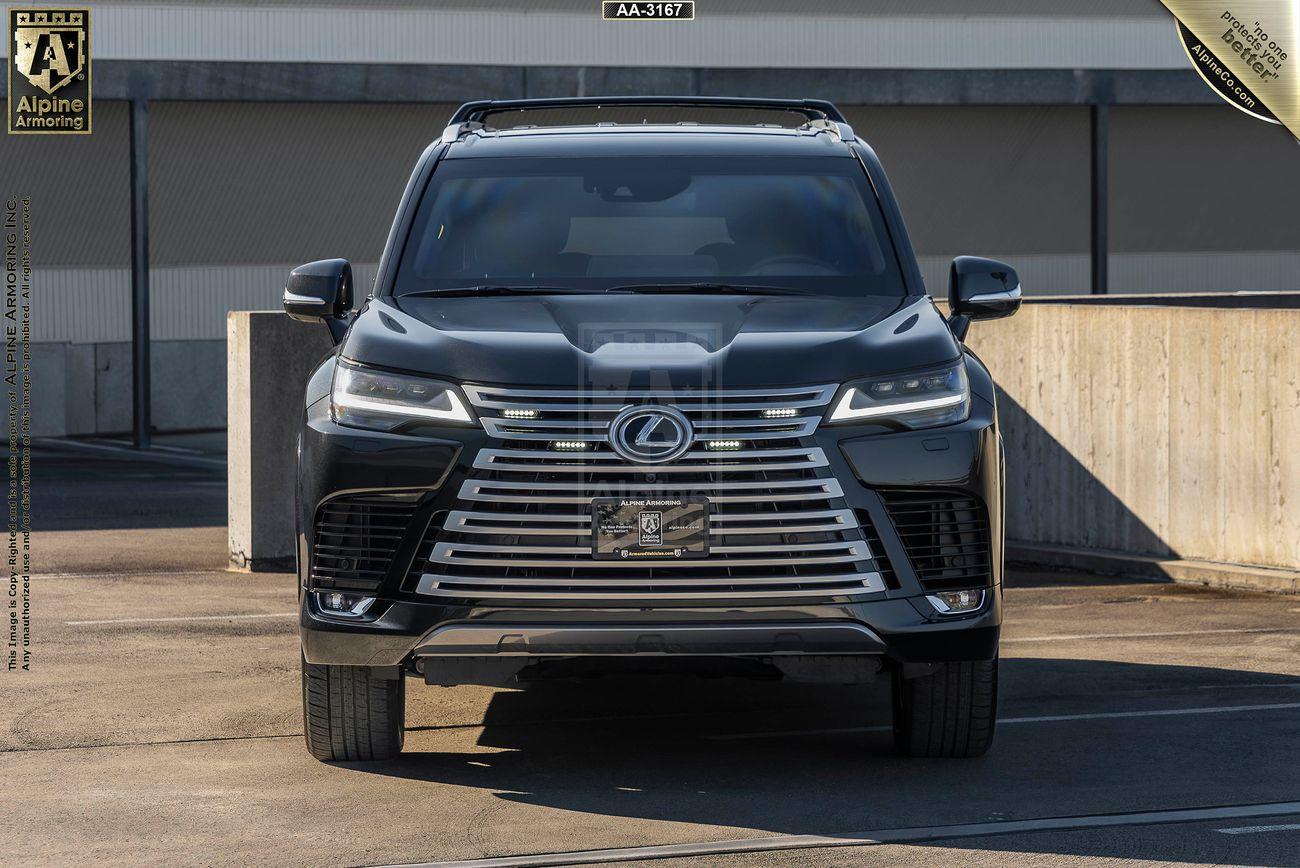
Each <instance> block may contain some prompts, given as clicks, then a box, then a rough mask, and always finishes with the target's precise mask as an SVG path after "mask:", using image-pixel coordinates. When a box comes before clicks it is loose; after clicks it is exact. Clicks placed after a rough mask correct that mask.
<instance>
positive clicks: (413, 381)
mask: <svg viewBox="0 0 1300 868" xmlns="http://www.w3.org/2000/svg"><path fill="white" fill-rule="evenodd" d="M330 404H331V406H332V408H333V411H334V421H335V422H338V423H339V424H340V425H350V426H352V427H353V428H368V429H370V430H372V431H394V430H397V429H399V428H402V427H404V426H406V425H409V424H412V423H420V422H432V423H435V424H443V425H448V424H450V425H472V424H473V423H474V417H473V416H471V415H470V413H469V410H468V409H467V408H466V407H465V403H464V402H463V401H462V400H461V398H460V395H459V394H457V390H456V387H455V386H453V385H452V384H450V383H443V382H440V381H438V380H430V379H426V378H425V377H415V376H411V375H409V374H395V373H392V372H390V371H380V370H376V369H374V368H365V367H362V366H360V365H356V364H354V363H352V362H348V361H344V360H342V359H340V360H339V362H338V364H337V366H336V367H335V368H334V386H333V388H332V389H331V390H330Z"/></svg>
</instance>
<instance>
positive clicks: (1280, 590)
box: [1007, 541, 1300, 594]
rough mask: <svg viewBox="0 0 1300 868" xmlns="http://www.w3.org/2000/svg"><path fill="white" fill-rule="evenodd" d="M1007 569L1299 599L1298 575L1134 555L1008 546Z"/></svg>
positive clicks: (1272, 568) (1009, 542)
mask: <svg viewBox="0 0 1300 868" xmlns="http://www.w3.org/2000/svg"><path fill="white" fill-rule="evenodd" d="M1007 562H1008V563H1009V564H1015V565H1018V566H1019V565H1023V566H1035V567H1049V568H1053V569H1064V570H1071V571H1074V572H1081V573H1094V574H1097V575H1106V576H1133V577H1136V578H1144V579H1154V580H1156V581H1167V582H1175V583H1177V584H1183V585H1203V586H1205V587H1208V588H1225V589H1232V590H1243V591H1264V592H1268V593H1273V594H1300V570H1285V569H1278V568H1274V567H1257V566H1252V565H1249V564H1224V563H1216V562H1214V561H1193V560H1182V559H1179V558H1161V557H1156V556H1154V555H1135V554H1130V553H1128V552H1115V551H1106V550H1101V549H1078V548H1071V547H1067V546H1040V545H1027V544H1024V543H1017V542H1013V541H1008V542H1007Z"/></svg>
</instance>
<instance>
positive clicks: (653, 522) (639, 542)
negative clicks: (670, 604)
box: [591, 497, 709, 561]
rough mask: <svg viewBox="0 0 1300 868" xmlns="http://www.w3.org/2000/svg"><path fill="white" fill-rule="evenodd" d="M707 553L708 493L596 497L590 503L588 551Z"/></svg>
mask: <svg viewBox="0 0 1300 868" xmlns="http://www.w3.org/2000/svg"><path fill="white" fill-rule="evenodd" d="M708 553H709V500H708V498H707V497H648V498H632V497H597V498H593V499H592V501H591V555H592V557H595V558H618V559H619V560H654V561H659V560H680V559H683V558H702V557H705V556H707V555H708Z"/></svg>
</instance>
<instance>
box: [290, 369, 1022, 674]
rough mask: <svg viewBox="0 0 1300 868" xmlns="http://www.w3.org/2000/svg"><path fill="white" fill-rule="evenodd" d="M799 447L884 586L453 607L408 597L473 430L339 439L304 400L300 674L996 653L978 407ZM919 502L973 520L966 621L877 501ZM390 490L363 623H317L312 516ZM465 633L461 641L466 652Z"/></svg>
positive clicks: (466, 469) (994, 545)
mask: <svg viewBox="0 0 1300 868" xmlns="http://www.w3.org/2000/svg"><path fill="white" fill-rule="evenodd" d="M988 391H989V392H990V393H991V388H990V389H989V390H988ZM808 442H809V444H810V445H815V446H817V447H819V448H820V449H821V451H822V452H824V454H825V456H826V457H827V459H828V461H829V466H828V471H829V473H830V475H832V476H833V477H834V478H835V479H836V480H838V481H839V483H840V486H841V487H842V489H843V492H844V497H843V501H844V503H843V505H844V506H846V507H848V508H850V509H852V510H854V511H855V513H856V514H857V515H858V516H860V517H861V519H862V521H863V526H864V527H866V526H868V525H870V526H872V527H874V529H875V531H876V532H877V537H876V538H875V539H873V540H872V543H871V545H872V548H873V549H875V550H877V551H878V554H879V557H880V559H881V561H882V563H888V564H889V566H890V569H891V571H892V575H891V581H890V583H889V587H887V588H886V589H885V590H883V591H879V592H874V593H869V594H859V595H855V596H853V597H845V596H826V597H823V598H815V597H808V598H803V597H800V598H796V599H791V600H764V601H762V602H758V601H754V600H747V599H743V598H738V599H733V600H727V601H725V602H714V601H709V602H708V603H707V604H702V603H698V602H697V603H691V602H686V601H676V602H671V603H669V602H663V603H660V602H655V601H646V602H640V601H638V602H636V603H628V602H622V601H619V602H605V603H595V602H592V601H584V602H580V603H578V602H575V603H574V604H572V605H570V604H568V603H563V604H557V603H555V602H551V601H547V602H542V601H514V600H485V599H480V600H472V599H466V600H464V601H459V600H454V599H453V600H448V599H445V598H440V597H430V596H426V595H422V594H419V593H416V592H415V586H416V582H415V581H414V578H418V575H419V573H420V571H421V570H420V555H419V551H420V546H421V542H422V540H423V538H424V534H425V531H426V529H427V528H429V527H430V525H431V523H432V522H433V520H434V517H435V516H437V515H439V514H441V513H443V512H445V511H446V510H452V509H456V508H457V503H456V500H457V492H458V490H459V489H460V486H461V483H462V482H463V481H464V480H465V479H466V478H467V477H468V476H469V475H470V474H471V473H472V472H473V468H472V465H473V463H474V457H475V456H476V455H477V454H478V453H479V451H480V450H482V449H484V448H485V447H490V446H493V445H495V443H496V441H494V440H492V439H491V438H489V437H488V436H487V434H486V433H485V432H484V431H483V430H482V429H481V428H479V427H472V428H471V427H462V428H451V427H446V428H440V429H438V430H436V431H426V432H423V433H422V434H420V435H418V436H415V435H402V434H384V433H377V432H369V431H361V430H357V429H353V428H347V427H342V426H339V425H337V424H335V423H334V422H333V421H332V419H331V418H330V415H329V409H328V401H327V400H318V401H316V402H314V403H313V404H311V405H310V406H309V407H308V408H307V413H306V420H305V425H304V428H303V433H302V438H301V442H300V450H299V490H298V503H299V515H298V527H299V528H300V532H299V534H298V563H299V574H300V586H301V588H302V590H303V591H304V593H302V594H301V618H300V626H301V636H302V648H303V654H304V656H305V658H306V659H307V660H308V661H309V662H312V663H321V664H339V665H364V666H386V667H392V666H401V667H407V668H414V667H415V663H416V662H417V658H422V657H432V656H438V655H441V656H448V657H450V656H485V655H486V656H500V655H507V654H512V655H525V656H569V655H596V656H610V657H619V656H625V657H626V656H644V655H665V654H667V655H678V656H716V655H722V656H744V657H758V658H766V657H771V656H774V655H783V654H784V655H790V654H802V655H827V654H831V655H844V654H849V655H876V656H879V657H883V658H886V659H889V660H891V661H895V662H897V663H929V662H941V661H947V660H974V659H990V658H992V657H993V656H995V655H996V653H997V646H998V633H999V627H1000V624H1001V614H1002V610H1001V607H1002V600H1001V580H1002V561H1003V545H1002V539H1003V525H1002V521H1003V494H1002V456H1001V451H1002V450H1001V442H1000V438H999V435H998V431H997V423H996V414H995V409H994V407H993V405H992V403H991V402H990V401H989V400H988V399H987V398H986V397H983V396H982V395H981V394H979V393H978V392H977V393H976V395H974V396H973V401H972V412H971V416H970V418H969V419H967V420H966V421H965V422H962V423H960V424H957V425H951V426H946V427H943V428H935V429H929V430H924V431H908V432H896V433H889V432H884V431H879V430H876V431H870V432H869V431H867V430H865V429H864V428H862V427H859V426H830V425H823V426H822V427H821V428H820V429H818V430H817V431H816V432H815V433H814V434H813V435H812V436H811V437H810V438H808ZM927 491H940V492H946V493H949V494H953V495H955V496H961V497H965V498H969V499H970V500H971V501H972V502H975V503H977V504H979V505H980V509H981V510H982V512H983V514H984V515H985V516H986V518H987V544H988V574H987V577H986V579H985V581H984V586H985V587H986V588H987V590H986V593H985V600H984V604H983V606H982V607H981V608H980V609H979V610H978V611H976V612H974V613H972V614H966V615H960V616H954V615H943V614H941V613H939V612H938V611H937V610H936V609H935V607H934V606H933V605H932V604H931V603H929V602H928V601H927V600H926V594H927V590H928V589H929V590H932V586H931V585H927V584H926V581H927V579H926V577H925V575H924V570H923V569H918V568H917V565H916V564H915V563H914V561H913V558H912V557H911V555H910V554H909V550H908V548H907V545H906V544H905V540H904V539H903V538H902V536H901V535H900V533H899V532H898V528H897V527H896V525H895V523H894V518H892V517H891V512H890V506H889V504H888V502H887V497H888V496H889V494H890V492H907V493H911V494H915V493H917V492H921V493H924V492H927ZM395 492H404V493H408V494H411V495H412V496H413V497H417V498H418V500H416V501H414V502H416V503H418V506H416V507H415V508H414V512H413V514H412V517H411V520H410V525H409V527H408V528H407V530H406V531H405V532H404V533H403V534H402V537H401V539H400V540H399V541H398V542H397V543H396V547H395V550H394V554H393V557H392V561H391V564H390V565H389V566H388V567H387V568H386V572H385V574H384V576H383V579H382V582H381V583H380V584H379V586H378V587H377V589H376V590H374V591H373V592H367V594H366V595H367V596H374V597H376V598H377V602H376V603H375V604H374V605H373V606H372V607H371V608H370V609H369V610H368V611H367V612H366V615H365V617H364V618H361V619H346V620H345V619H339V618H336V617H332V616H330V615H328V614H325V613H323V612H322V611H321V610H320V609H319V608H318V606H317V605H316V603H315V598H314V595H313V594H311V593H307V591H309V590H311V589H312V588H313V587H314V585H313V579H312V578H311V577H312V564H311V559H312V556H313V551H312V545H311V540H312V539H313V538H314V537H313V534H314V532H315V530H314V528H313V522H314V521H315V518H316V516H317V515H318V514H319V512H318V510H319V508H320V507H321V505H322V504H324V503H327V502H329V501H331V500H332V499H335V498H337V497H339V496H340V495H355V494H358V493H361V494H372V493H373V494H389V493H395ZM315 586H319V585H315ZM325 587H329V586H325ZM336 587H339V588H340V589H343V588H342V586H336ZM471 636H472V637H474V641H472V642H469V641H466V640H467V637H471ZM453 637H458V638H455V641H451V640H452V638H453ZM492 637H496V638H495V639H493V638H492ZM520 637H523V638H522V639H521V638H520ZM541 637H544V638H541ZM503 642H504V643H505V644H504V645H503Z"/></svg>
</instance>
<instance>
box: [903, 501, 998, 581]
mask: <svg viewBox="0 0 1300 868" xmlns="http://www.w3.org/2000/svg"><path fill="white" fill-rule="evenodd" d="M881 496H882V497H883V498H884V500H885V508H886V509H887V510H888V511H889V517H890V518H891V519H893V522H894V527H895V529H897V531H898V535H899V537H900V538H901V539H902V542H903V548H904V549H905V550H906V551H907V556H908V558H909V559H910V560H911V562H912V568H913V569H914V570H916V575H917V578H919V579H920V580H921V586H922V587H924V588H925V590H927V591H952V590H960V589H962V588H978V587H981V586H984V585H988V584H990V583H991V582H992V569H991V567H990V564H991V562H992V552H991V550H990V547H989V526H988V519H987V517H986V514H985V511H984V507H983V505H982V504H980V502H979V501H977V500H975V499H974V498H972V497H970V496H969V495H966V494H962V493H960V492H932V491H926V492H919V491H916V492H913V491H890V492H881Z"/></svg>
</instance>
